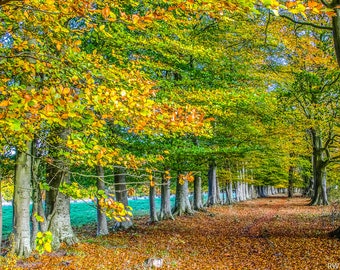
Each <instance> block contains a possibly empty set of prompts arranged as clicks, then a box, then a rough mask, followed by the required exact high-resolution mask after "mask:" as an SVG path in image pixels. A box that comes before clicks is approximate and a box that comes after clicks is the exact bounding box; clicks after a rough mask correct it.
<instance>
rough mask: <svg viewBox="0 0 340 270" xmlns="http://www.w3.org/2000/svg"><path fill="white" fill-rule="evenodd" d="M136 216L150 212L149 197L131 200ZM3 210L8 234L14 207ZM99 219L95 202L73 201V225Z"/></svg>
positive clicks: (159, 202) (3, 208)
mask: <svg viewBox="0 0 340 270" xmlns="http://www.w3.org/2000/svg"><path fill="white" fill-rule="evenodd" d="M155 201H156V209H157V210H159V209H160V205H161V199H160V198H156V200H155ZM174 203H175V198H174V197H172V198H171V205H172V206H174ZM129 205H130V206H131V207H132V209H133V210H132V212H133V215H134V216H141V215H147V214H149V199H147V198H145V199H141V198H139V199H137V200H129ZM2 211H3V227H2V230H3V231H2V232H3V236H7V235H8V234H9V233H10V232H11V231H12V216H13V208H12V206H10V205H5V206H3V207H2ZM96 219H97V209H96V208H95V206H94V204H93V202H82V201H79V202H72V203H71V224H72V225H73V226H82V225H85V224H88V223H94V222H96Z"/></svg>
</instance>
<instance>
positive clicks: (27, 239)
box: [13, 142, 32, 257]
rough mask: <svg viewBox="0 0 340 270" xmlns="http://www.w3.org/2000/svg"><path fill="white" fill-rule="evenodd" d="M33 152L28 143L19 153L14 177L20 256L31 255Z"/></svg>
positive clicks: (15, 230)
mask: <svg viewBox="0 0 340 270" xmlns="http://www.w3.org/2000/svg"><path fill="white" fill-rule="evenodd" d="M31 150H32V142H27V143H26V151H25V152H18V156H17V161H16V166H15V177H14V198H13V201H14V204H13V212H14V222H13V233H14V243H13V247H14V252H15V253H16V254H17V255H18V256H23V257H28V256H29V255H30V254H31V251H32V249H31V230H30V199H31V167H32V159H31Z"/></svg>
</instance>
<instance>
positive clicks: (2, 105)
mask: <svg viewBox="0 0 340 270" xmlns="http://www.w3.org/2000/svg"><path fill="white" fill-rule="evenodd" d="M8 105H9V101H8V100H3V101H1V102H0V107H7V106H8Z"/></svg>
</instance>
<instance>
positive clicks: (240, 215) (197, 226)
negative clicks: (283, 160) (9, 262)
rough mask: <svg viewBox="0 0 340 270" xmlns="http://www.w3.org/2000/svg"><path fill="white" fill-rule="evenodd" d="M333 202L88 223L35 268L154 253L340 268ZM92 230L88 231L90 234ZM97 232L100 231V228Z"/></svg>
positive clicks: (174, 259)
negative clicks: (108, 230)
mask: <svg viewBox="0 0 340 270" xmlns="http://www.w3.org/2000/svg"><path fill="white" fill-rule="evenodd" d="M330 211H331V210H330V207H326V208H324V207H310V206H307V201H306V200H305V199H303V198H294V199H287V198H283V197H272V198H267V199H257V200H254V201H249V202H243V203H240V204H237V205H234V206H219V207H215V208H210V209H209V212H207V213H197V214H196V215H194V216H185V217H180V218H177V219H176V220H175V221H164V222H160V223H158V224H156V225H152V226H147V225H146V223H147V219H140V220H138V221H137V222H136V224H137V225H136V228H135V229H133V230H131V231H129V232H119V233H114V234H111V235H110V236H107V237H101V238H95V237H93V233H94V232H95V229H94V228H91V227H88V228H84V229H83V231H82V233H83V235H82V236H81V238H82V243H81V244H79V245H77V246H75V247H71V248H64V249H63V250H61V251H59V252H56V253H52V254H49V255H46V256H43V257H42V258H39V259H35V258H33V257H32V258H30V259H29V260H28V261H26V262H23V263H22V264H21V265H22V266H23V267H26V269H27V268H30V269H146V268H144V267H143V262H144V261H145V260H146V259H147V258H151V257H156V258H162V259H163V268H162V269H207V270H211V269H251V270H253V269H337V268H336V267H338V269H340V241H339V240H336V239H329V238H328V237H327V236H326V233H327V232H328V231H330V230H332V229H333V228H336V227H337V226H339V225H340V221H339V220H338V221H337V222H335V223H332V221H331V218H330V217H329V216H327V215H328V214H330ZM84 233H87V235H84ZM89 234H92V236H91V235H90V236H89Z"/></svg>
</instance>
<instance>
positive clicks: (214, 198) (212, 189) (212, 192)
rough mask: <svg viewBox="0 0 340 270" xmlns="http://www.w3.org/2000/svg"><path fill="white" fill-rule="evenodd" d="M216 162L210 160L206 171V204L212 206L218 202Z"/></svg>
mask: <svg viewBox="0 0 340 270" xmlns="http://www.w3.org/2000/svg"><path fill="white" fill-rule="evenodd" d="M216 169H217V167H216V163H215V162H211V163H210V165H209V171H208V201H207V206H213V205H216V204H217V203H220V196H219V188H218V185H217V178H216Z"/></svg>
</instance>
